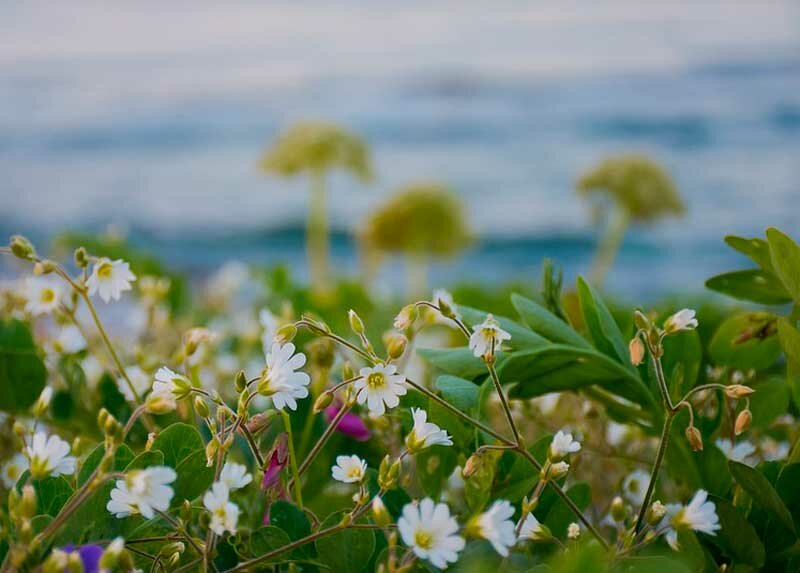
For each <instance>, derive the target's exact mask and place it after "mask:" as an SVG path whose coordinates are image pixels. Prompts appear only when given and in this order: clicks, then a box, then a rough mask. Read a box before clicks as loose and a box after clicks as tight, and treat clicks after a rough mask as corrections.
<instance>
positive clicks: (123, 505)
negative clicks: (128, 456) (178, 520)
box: [106, 466, 177, 519]
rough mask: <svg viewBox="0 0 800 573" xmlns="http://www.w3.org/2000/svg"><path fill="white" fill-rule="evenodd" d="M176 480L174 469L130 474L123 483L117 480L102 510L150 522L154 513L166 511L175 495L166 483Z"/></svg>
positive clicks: (152, 469) (161, 467)
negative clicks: (141, 518)
mask: <svg viewBox="0 0 800 573" xmlns="http://www.w3.org/2000/svg"><path fill="white" fill-rule="evenodd" d="M176 477H177V474H176V473H175V470H173V469H172V468H170V467H166V466H153V467H149V468H147V469H144V470H135V471H132V472H130V473H128V475H126V476H125V479H124V480H117V483H116V487H114V489H112V490H111V499H110V500H109V501H108V503H107V504H106V509H107V510H108V511H109V512H111V513H113V514H115V515H116V516H117V517H119V518H122V517H127V516H129V515H135V514H137V513H141V514H142V516H143V517H145V518H146V519H151V518H152V517H153V515H155V512H156V511H166V510H167V509H169V504H170V502H171V501H172V496H173V495H175V492H174V491H173V489H172V488H171V487H170V486H169V484H171V483H172V482H173V481H175V478H176Z"/></svg>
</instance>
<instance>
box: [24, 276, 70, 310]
mask: <svg viewBox="0 0 800 573" xmlns="http://www.w3.org/2000/svg"><path fill="white" fill-rule="evenodd" d="M24 288H25V292H24V296H25V300H26V301H27V302H26V303H25V310H26V311H27V312H29V313H31V314H32V315H34V316H39V315H41V314H50V313H51V312H53V311H54V310H55V309H56V308H58V303H59V302H61V298H62V296H63V295H64V288H63V286H62V284H61V283H60V282H58V281H57V280H56V279H55V278H52V277H28V278H27V279H26V280H25V287H24Z"/></svg>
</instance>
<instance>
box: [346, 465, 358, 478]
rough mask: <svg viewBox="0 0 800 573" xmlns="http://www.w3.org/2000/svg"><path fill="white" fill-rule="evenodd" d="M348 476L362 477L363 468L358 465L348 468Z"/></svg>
mask: <svg viewBox="0 0 800 573" xmlns="http://www.w3.org/2000/svg"><path fill="white" fill-rule="evenodd" d="M347 477H350V478H360V477H361V468H360V467H358V466H353V467H352V468H350V469H349V470H347Z"/></svg>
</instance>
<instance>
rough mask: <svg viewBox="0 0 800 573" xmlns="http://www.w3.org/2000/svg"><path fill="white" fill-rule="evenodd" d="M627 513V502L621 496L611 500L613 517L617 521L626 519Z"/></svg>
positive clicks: (620, 521)
mask: <svg viewBox="0 0 800 573" xmlns="http://www.w3.org/2000/svg"><path fill="white" fill-rule="evenodd" d="M626 514H627V508H626V507H625V502H624V501H623V500H622V498H621V497H620V496H617V497H615V498H614V499H612V500H611V517H612V519H613V520H614V521H616V522H617V523H622V522H623V521H625V515H626Z"/></svg>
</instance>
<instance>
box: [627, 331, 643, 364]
mask: <svg viewBox="0 0 800 573" xmlns="http://www.w3.org/2000/svg"><path fill="white" fill-rule="evenodd" d="M628 352H629V353H630V357H631V364H633V365H634V366H639V364H641V363H642V361H643V360H644V343H643V342H642V339H641V338H639V337H638V336H636V337H634V338H633V339H632V340H631V342H630V344H628Z"/></svg>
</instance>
